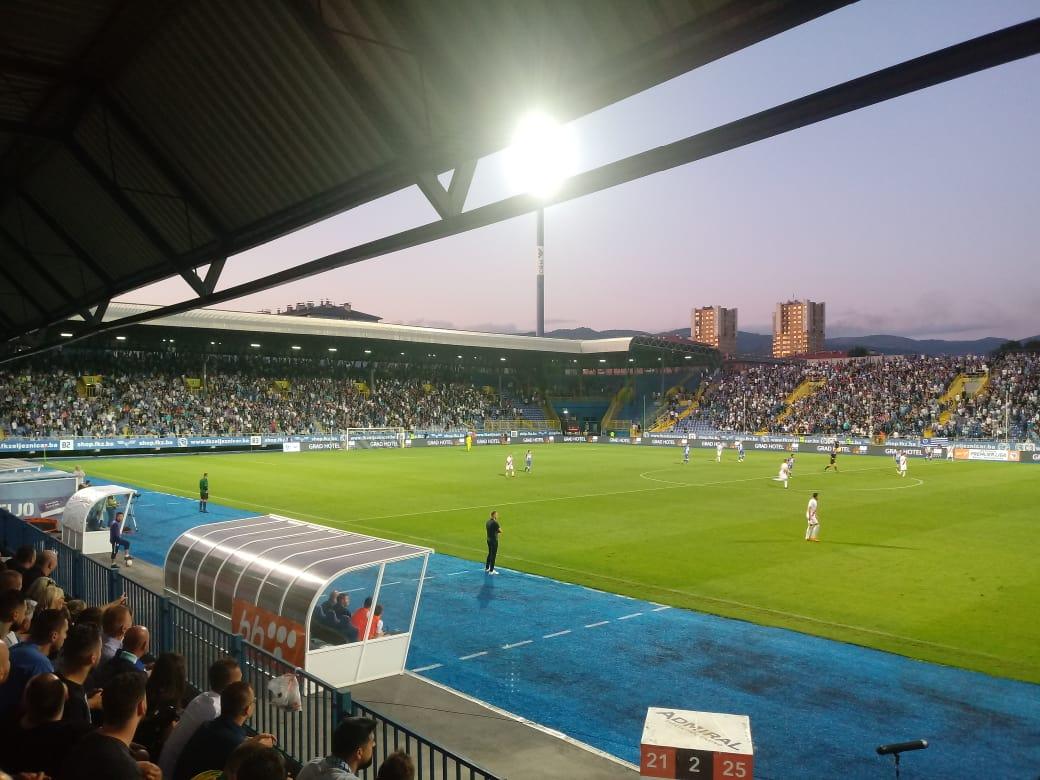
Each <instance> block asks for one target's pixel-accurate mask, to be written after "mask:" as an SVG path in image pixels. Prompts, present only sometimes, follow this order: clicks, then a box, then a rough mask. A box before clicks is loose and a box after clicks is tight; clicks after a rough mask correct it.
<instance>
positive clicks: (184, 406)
mask: <svg viewBox="0 0 1040 780" xmlns="http://www.w3.org/2000/svg"><path fill="white" fill-rule="evenodd" d="M101 368H103V369H104V373H98V374H96V375H97V376H100V377H101V379H100V382H99V383H97V384H96V385H94V386H93V388H92V389H90V390H89V392H84V388H83V387H82V386H81V385H80V378H81V377H82V376H84V375H91V374H90V372H91V371H94V370H97V369H96V368H95V367H93V366H90V367H83V366H79V367H69V366H64V365H49V364H44V365H39V366H26V367H16V368H14V369H13V370H4V371H0V430H2V431H3V433H4V434H5V435H7V436H24V437H48V436H49V437H56V436H116V435H157V436H170V435H200V434H215V435H226V434H242V433H284V434H315V433H335V432H341V431H343V430H345V429H347V428H361V427H402V428H406V429H409V430H415V429H426V430H453V429H461V428H464V427H466V426H469V425H478V426H479V425H481V424H482V423H483V422H484V421H485V420H488V419H497V418H500V417H505V416H508V415H509V414H513V413H514V412H515V410H514V409H512V408H511V405H510V404H508V403H503V402H501V401H500V400H499V399H498V398H497V397H496V396H494V395H492V394H490V393H487V392H485V391H484V390H482V389H478V388H477V387H475V386H473V384H471V383H464V382H453V381H438V380H427V379H407V378H389V377H388V378H377V379H376V380H375V381H374V382H372V381H371V380H369V381H368V382H365V381H363V380H357V381H356V380H355V379H352V378H350V377H347V376H340V377H333V376H328V375H325V376H323V375H321V372H320V371H317V370H315V371H306V372H303V371H301V372H299V373H297V372H296V371H295V369H294V373H291V374H289V373H285V367H282V366H277V365H276V366H274V367H272V366H271V364H268V363H258V364H255V365H254V364H249V365H239V364H230V365H223V366H210V367H208V369H207V371H206V372H205V373H203V372H202V371H199V370H198V369H197V368H196V369H190V368H189V369H184V368H182V367H180V366H177V365H176V363H174V364H173V365H165V364H162V363H159V364H154V363H153V362H152V360H151V359H150V358H147V359H141V360H136V359H134V360H123V361H117V362H115V363H111V362H109V363H107V364H106V365H104V366H102V367H101ZM310 368H312V369H313V368H315V366H314V365H312V366H311V367H310ZM218 369H219V370H218ZM184 370H188V371H191V373H183V371H184ZM279 371H281V372H282V373H279ZM189 378H192V379H197V380H199V381H198V382H197V383H194V384H195V385H196V386H194V387H193V386H191V384H190V383H189V382H188V379H189Z"/></svg>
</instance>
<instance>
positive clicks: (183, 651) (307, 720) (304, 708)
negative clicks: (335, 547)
mask: <svg viewBox="0 0 1040 780" xmlns="http://www.w3.org/2000/svg"><path fill="white" fill-rule="evenodd" d="M12 517H13V516H11V517H4V518H2V519H0V541H2V543H3V546H4V547H5V548H7V549H8V550H14V549H16V548H18V547H20V546H22V545H32V546H33V547H35V548H36V549H37V550H43V549H50V550H55V551H56V552H57V553H58V568H57V569H56V570H55V571H54V573H53V574H52V578H53V579H54V581H55V582H56V583H57V584H58V586H59V587H61V588H62V589H63V590H64V591H65V592H66V594H67V598H72V597H76V598H82V599H83V600H84V601H86V602H87V603H88V604H91V605H95V606H101V605H104V604H107V603H109V602H111V601H113V600H115V599H117V598H119V597H120V596H123V595H125V596H126V600H127V605H128V606H129V607H130V608H131V609H132V610H133V613H134V622H135V623H137V624H139V625H143V626H145V627H146V628H148V630H149V632H151V636H152V650H153V652H155V653H164V652H171V653H179V654H180V655H182V656H183V657H184V659H185V667H186V669H187V676H188V684H189V685H190V686H192V687H193V688H195V689H196V690H198V691H205V690H207V689H208V688H209V667H210V666H211V665H212V664H213V662H214V661H216V660H217V659H218V658H221V657H224V656H230V657H232V658H235V659H236V660H237V661H238V664H239V666H240V667H241V669H242V679H244V680H246V681H247V682H248V683H250V684H251V685H252V686H253V691H254V693H255V695H256V709H255V711H254V714H253V718H252V720H251V722H250V723H249V724H248V726H249V727H250V728H251V729H253V730H255V731H257V732H267V733H270V734H274V736H275V737H276V738H277V740H278V748H279V749H280V750H281V751H282V752H283V753H284V754H285V755H286V757H287V758H288V759H289V761H290V763H292V764H295V765H296V766H299V765H301V764H303V763H306V762H307V761H309V760H310V759H312V758H314V757H316V756H327V755H329V754H330V753H331V752H332V735H333V732H334V731H335V728H336V724H337V723H339V722H340V721H341V720H342V719H343V718H344V717H347V716H348V715H364V716H365V717H369V718H373V719H375V720H376V722H377V723H378V729H377V734H376V739H377V741H378V742H381V744H382V745H383V748H380V752H378V753H377V760H376V761H375V762H374V763H373V766H372V767H371V769H370V770H369V771H367V772H363V773H362V777H364V778H366V779H367V778H372V777H374V776H375V772H376V770H377V768H378V765H379V762H380V761H382V759H383V758H385V757H386V755H387V754H388V753H390V752H392V751H393V750H398V749H401V750H406V751H407V752H408V753H409V754H410V755H411V756H412V758H413V759H414V760H415V762H416V769H417V772H418V774H417V777H419V778H420V779H422V780H442V779H443V780H449V779H450V778H455V779H456V780H497V778H496V777H495V775H493V774H491V773H490V772H488V771H486V770H484V769H481V768H480V767H478V766H476V765H475V764H473V763H471V762H469V761H467V760H466V759H464V758H462V757H460V756H457V755H455V754H454V753H452V752H451V751H450V750H446V749H445V748H443V747H441V746H440V745H437V744H435V743H434V742H431V741H430V740H428V739H425V738H424V737H422V736H420V735H418V734H416V733H415V732H414V731H411V730H410V729H408V728H407V727H406V726H403V725H401V724H400V723H397V722H395V721H394V720H392V719H391V718H389V717H387V716H385V715H382V714H381V713H379V712H378V711H376V710H373V709H371V708H370V707H367V706H365V705H362V704H359V703H357V702H352V701H351V697H350V692H349V691H348V690H346V689H337V688H333V687H331V686H329V685H328V684H327V683H325V682H323V681H322V680H319V679H318V678H317V677H314V676H312V675H309V674H307V673H306V672H304V671H303V670H301V669H297V668H295V667H293V666H291V665H289V664H287V663H285V662H284V661H282V660H281V659H280V658H278V657H276V656H274V655H272V654H271V653H268V652H267V651H265V650H262V649H261V648H259V647H256V646H254V645H251V644H249V643H248V642H246V641H245V640H243V639H242V637H240V636H238V635H237V634H233V633H230V632H228V631H225V630H224V629H223V628H221V627H220V626H217V625H214V624H213V623H211V622H209V621H208V620H204V619H203V618H200V617H198V616H197V615H193V614H192V613H191V612H189V611H188V610H186V609H184V608H183V607H181V606H179V605H178V604H175V603H173V602H172V601H171V600H170V599H168V598H165V597H164V596H163V595H162V594H159V593H156V592H155V591H153V590H151V589H150V588H146V587H145V586H144V585H141V584H140V583H138V582H135V581H133V580H131V579H129V578H128V577H126V576H125V575H124V574H123V573H122V572H121V571H120V570H118V569H112V568H110V567H108V566H106V565H105V564H104V563H100V562H98V561H95V560H94V559H93V558H90V557H89V556H87V555H84V554H83V553H81V552H79V551H78V550H75V549H73V548H71V547H69V546H68V545H67V544H64V543H63V542H62V541H61V540H59V539H57V538H55V537H53V536H51V535H50V534H48V533H45V532H44V531H41V530H40V529H38V528H36V527H34V526H32V525H30V524H29V523H26V522H24V521H22V520H19V519H17V518H14V519H12ZM284 675H293V676H294V677H295V678H296V681H297V683H298V684H299V687H300V694H301V696H300V702H301V708H300V709H299V710H297V711H295V712H290V711H287V710H286V709H284V708H283V707H281V706H279V703H278V702H277V701H276V694H275V693H273V692H272V690H271V688H270V687H269V683H271V681H272V680H274V679H276V678H279V677H282V676H284Z"/></svg>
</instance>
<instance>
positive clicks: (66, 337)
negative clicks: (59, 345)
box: [61, 333, 72, 339]
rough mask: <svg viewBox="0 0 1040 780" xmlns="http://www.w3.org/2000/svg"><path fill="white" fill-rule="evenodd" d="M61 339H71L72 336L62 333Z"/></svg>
mask: <svg viewBox="0 0 1040 780" xmlns="http://www.w3.org/2000/svg"><path fill="white" fill-rule="evenodd" d="M61 337H62V338H63V339H71V338H72V334H71V333H62V334H61Z"/></svg>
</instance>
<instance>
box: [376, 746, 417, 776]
mask: <svg viewBox="0 0 1040 780" xmlns="http://www.w3.org/2000/svg"><path fill="white" fill-rule="evenodd" d="M376 780H415V762H414V761H412V757H411V756H410V755H408V754H407V753H405V752H404V751H403V750H398V751H395V752H393V753H391V754H390V755H388V756H387V757H386V758H384V759H383V763H381V764H380V765H379V774H377V775H376Z"/></svg>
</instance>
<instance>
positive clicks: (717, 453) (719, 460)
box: [715, 441, 725, 463]
mask: <svg viewBox="0 0 1040 780" xmlns="http://www.w3.org/2000/svg"><path fill="white" fill-rule="evenodd" d="M724 446H725V445H724V444H723V443H722V442H721V441H720V442H719V443H718V444H716V445H715V462H716V463H722V448H723V447H724Z"/></svg>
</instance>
